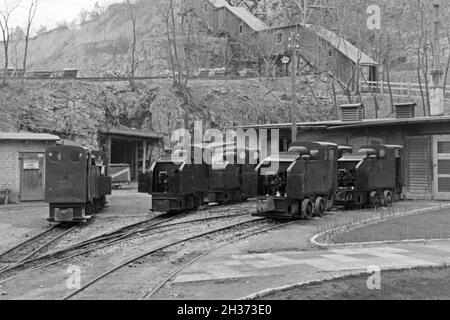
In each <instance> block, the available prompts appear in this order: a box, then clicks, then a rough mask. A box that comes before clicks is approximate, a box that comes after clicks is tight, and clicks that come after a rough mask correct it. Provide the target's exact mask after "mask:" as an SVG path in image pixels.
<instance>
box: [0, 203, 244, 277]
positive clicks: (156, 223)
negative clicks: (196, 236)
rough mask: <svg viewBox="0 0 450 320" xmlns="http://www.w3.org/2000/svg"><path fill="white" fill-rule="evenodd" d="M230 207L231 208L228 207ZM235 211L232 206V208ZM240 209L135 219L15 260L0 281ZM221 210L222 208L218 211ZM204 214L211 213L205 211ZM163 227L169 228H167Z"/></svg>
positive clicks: (241, 212) (239, 214) (219, 218)
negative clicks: (191, 216)
mask: <svg viewBox="0 0 450 320" xmlns="http://www.w3.org/2000/svg"><path fill="white" fill-rule="evenodd" d="M230 209H232V208H230ZM235 210H236V209H235ZM242 210H243V211H240V212H239V213H237V214H227V215H219V216H213V217H206V218H202V219H190V220H186V221H179V222H173V223H171V224H169V222H172V221H173V220H175V219H184V218H186V216H188V214H184V215H181V216H167V215H163V216H157V217H155V218H153V219H150V220H146V221H142V222H138V223H135V224H131V225H128V226H125V227H122V228H119V229H116V230H114V231H111V232H107V233H104V234H102V235H99V236H96V237H93V238H91V239H88V240H85V241H82V242H80V243H77V244H75V245H72V246H70V247H67V248H64V249H62V250H59V251H55V252H50V253H47V254H45V255H42V256H39V257H36V258H32V259H28V260H24V259H22V261H20V263H16V264H15V265H13V266H10V267H8V268H6V269H4V270H0V275H1V274H4V273H6V272H14V271H17V273H16V274H13V275H11V276H9V277H8V278H6V279H2V280H1V281H0V284H3V283H6V282H8V281H11V280H14V279H16V278H18V277H20V276H22V275H25V274H28V273H30V272H34V271H37V270H40V269H44V268H46V267H49V266H52V265H55V264H58V263H60V262H64V261H66V260H69V259H72V258H76V257H80V256H83V255H86V254H88V253H91V252H93V251H96V250H100V249H103V248H106V247H109V246H113V245H117V244H119V243H122V242H125V241H131V240H134V239H138V238H143V237H147V236H150V235H154V234H151V232H152V231H155V232H156V233H155V234H159V233H163V232H166V231H169V230H174V229H179V228H181V227H182V226H184V225H189V224H198V223H202V222H208V221H214V220H226V219H231V218H236V217H241V216H247V215H249V210H250V208H242ZM222 211H223V210H222ZM207 213H208V214H210V213H213V211H212V212H207ZM167 228H172V229H169V230H167Z"/></svg>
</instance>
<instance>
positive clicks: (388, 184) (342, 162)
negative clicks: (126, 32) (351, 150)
mask: <svg viewBox="0 0 450 320" xmlns="http://www.w3.org/2000/svg"><path fill="white" fill-rule="evenodd" d="M402 154H403V147H401V146H390V145H374V146H365V147H363V148H361V149H360V150H359V152H358V153H356V154H352V155H345V156H344V157H342V158H341V159H339V162H338V185H339V190H338V192H337V196H336V198H337V204H338V205H342V206H346V207H364V206H367V205H370V206H372V207H376V208H378V207H380V206H391V205H392V204H393V203H394V202H396V201H399V200H400V199H401V196H402V193H403V185H404V181H403V167H402Z"/></svg>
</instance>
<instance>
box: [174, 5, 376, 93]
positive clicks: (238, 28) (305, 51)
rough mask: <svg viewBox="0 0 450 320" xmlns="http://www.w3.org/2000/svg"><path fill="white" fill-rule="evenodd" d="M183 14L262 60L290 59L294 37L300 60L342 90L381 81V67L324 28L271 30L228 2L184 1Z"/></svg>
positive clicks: (293, 27)
mask: <svg viewBox="0 0 450 320" xmlns="http://www.w3.org/2000/svg"><path fill="white" fill-rule="evenodd" d="M182 11H183V12H184V13H185V14H187V13H192V14H195V15H196V16H197V17H199V18H200V20H202V21H203V22H204V23H205V24H206V25H208V26H209V28H210V29H211V30H213V31H214V32H216V33H219V34H220V33H225V34H227V35H228V36H229V37H230V39H231V40H233V41H234V42H237V43H240V44H241V45H242V47H243V48H246V49H247V50H248V52H251V53H252V54H253V55H254V56H256V57H259V58H261V56H262V55H271V56H272V58H273V59H275V60H277V59H278V60H281V59H279V58H280V56H285V55H287V56H290V55H291V53H290V47H289V45H290V41H289V39H290V38H291V37H293V35H294V36H295V37H296V38H297V43H298V45H299V48H298V51H297V53H298V54H299V56H300V57H301V58H302V59H303V60H304V61H305V62H307V63H310V64H311V65H312V66H314V67H315V68H317V69H319V70H322V71H331V72H332V73H333V75H334V76H335V78H336V79H337V80H338V81H339V82H340V83H341V85H342V87H344V88H346V89H348V90H350V91H355V90H356V89H358V88H359V83H360V81H361V80H363V79H365V80H366V81H377V78H378V70H377V63H376V62H375V61H374V60H373V59H371V58H370V57H369V56H368V55H367V54H365V53H364V52H362V51H361V50H359V49H358V48H356V47H355V46H354V45H353V44H351V43H350V42H349V41H347V40H346V39H344V38H342V37H340V36H338V35H337V34H335V33H334V32H332V31H330V30H327V29H326V28H324V27H321V26H312V25H306V26H303V25H300V24H293V25H288V26H282V27H275V28H269V27H268V26H267V25H266V24H265V23H264V21H262V20H261V19H259V18H258V17H256V16H255V15H253V14H252V13H251V12H250V11H248V10H247V9H245V8H242V7H234V6H231V5H230V4H228V2H227V1H225V0H183V7H182ZM291 61H292V59H291ZM280 63H281V62H280ZM287 69H289V70H290V68H287Z"/></svg>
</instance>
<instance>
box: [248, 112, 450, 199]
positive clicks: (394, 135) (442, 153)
mask: <svg viewBox="0 0 450 320" xmlns="http://www.w3.org/2000/svg"><path fill="white" fill-rule="evenodd" d="M401 107H402V109H403V110H404V108H405V106H401ZM358 108H360V106H358V105H355V117H358V116H357V114H358V113H357V112H358V111H357V109H358ZM411 108H414V105H411ZM403 110H400V109H399V108H398V114H397V118H392V119H363V120H358V118H355V120H351V119H349V118H347V120H346V121H343V120H340V121H326V122H312V123H299V124H298V128H299V131H298V135H297V136H298V140H299V141H327V142H334V143H337V144H340V145H349V146H351V147H352V148H353V150H354V151H357V150H359V148H361V147H362V146H364V145H371V144H391V145H401V146H404V147H405V152H404V158H403V161H404V166H403V167H404V170H405V177H406V188H405V197H406V198H407V199H411V200H415V199H424V200H430V199H435V200H450V116H443V117H421V118H414V117H405V116H404V115H405V113H404V112H403ZM413 114H414V113H410V115H413ZM244 129H268V130H274V129H275V130H279V134H280V135H279V137H280V141H279V145H280V151H286V149H287V146H288V145H289V144H290V139H291V125H290V124H273V125H256V126H247V127H245V128H244ZM269 136H270V135H269ZM267 145H268V146H270V145H271V142H270V141H268V143H267ZM269 153H270V151H269Z"/></svg>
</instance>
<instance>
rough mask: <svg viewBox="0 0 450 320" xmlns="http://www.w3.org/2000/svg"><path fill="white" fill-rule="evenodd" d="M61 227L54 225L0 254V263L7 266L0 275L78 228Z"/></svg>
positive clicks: (0, 271)
mask: <svg viewBox="0 0 450 320" xmlns="http://www.w3.org/2000/svg"><path fill="white" fill-rule="evenodd" d="M61 226H62V225H61V224H57V225H54V226H52V227H51V228H49V229H47V230H45V231H43V232H41V233H39V234H37V235H36V236H34V237H32V238H30V239H28V240H27V241H24V242H22V243H20V244H18V245H16V246H14V247H12V248H10V249H8V250H6V251H5V252H3V253H1V254H0V261H1V262H2V263H7V264H8V265H6V266H5V267H3V268H2V269H0V274H2V273H3V272H6V271H7V270H10V269H12V268H14V267H15V266H17V265H20V264H22V263H23V262H24V261H27V260H29V259H31V258H33V257H34V256H36V255H37V254H38V253H39V252H41V251H42V250H44V249H45V248H47V247H48V246H50V245H51V244H53V243H55V242H56V241H58V240H60V239H61V238H63V237H64V236H66V235H67V234H69V233H71V232H72V231H74V230H75V229H77V228H78V227H77V226H73V227H71V228H68V229H61ZM11 264H12V266H11Z"/></svg>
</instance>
